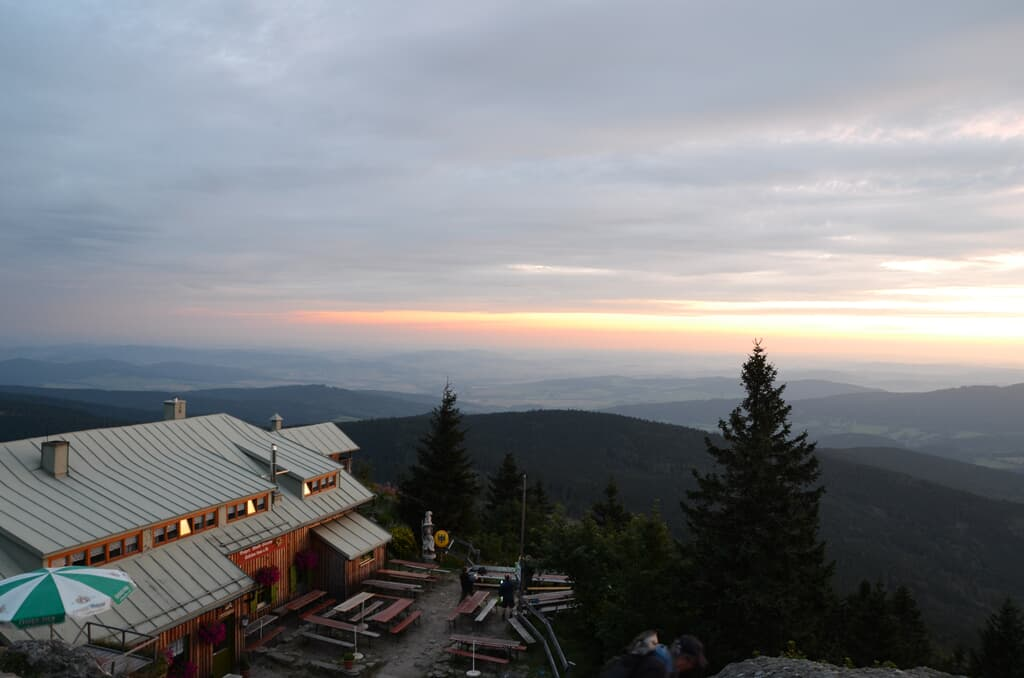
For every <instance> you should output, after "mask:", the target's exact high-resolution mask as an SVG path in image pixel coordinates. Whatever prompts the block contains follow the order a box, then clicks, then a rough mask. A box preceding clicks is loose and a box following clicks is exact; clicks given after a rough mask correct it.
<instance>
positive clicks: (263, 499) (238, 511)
mask: <svg viewBox="0 0 1024 678" xmlns="http://www.w3.org/2000/svg"><path fill="white" fill-rule="evenodd" d="M269 501H270V495H269V494H260V495H257V496H255V497H250V498H249V499H245V500H243V501H239V502H236V503H234V504H228V506H227V519H228V522H229V523H230V522H233V521H235V520H240V519H241V518H245V517H246V516H251V515H253V514H254V513H262V512H263V511H266V510H267V508H268V506H269V504H268V502H269Z"/></svg>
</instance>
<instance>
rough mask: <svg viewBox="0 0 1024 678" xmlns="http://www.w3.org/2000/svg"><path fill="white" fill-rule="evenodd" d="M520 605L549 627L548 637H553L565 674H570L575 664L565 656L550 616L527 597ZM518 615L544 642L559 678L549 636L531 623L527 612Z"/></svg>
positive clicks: (549, 660) (550, 661) (553, 668)
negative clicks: (549, 619) (549, 644)
mask: <svg viewBox="0 0 1024 678" xmlns="http://www.w3.org/2000/svg"><path fill="white" fill-rule="evenodd" d="M520 607H521V608H525V609H526V611H527V612H529V613H530V614H532V615H533V616H534V617H536V618H537V619H539V620H540V621H541V622H542V623H543V624H544V627H545V628H546V629H547V635H548V638H550V639H551V644H552V645H554V646H555V651H556V652H557V653H558V659H559V662H560V663H561V664H562V671H564V672H565V674H566V675H568V674H569V673H570V672H571V670H572V667H573V666H575V664H574V663H573V662H571V661H569V660H568V659H566V658H565V653H564V652H562V646H561V645H560V644H559V642H558V636H556V635H555V630H554V629H553V628H552V627H551V622H550V621H548V618H547V617H545V616H544V613H543V612H541V611H540V610H538V609H537V608H535V607H534V606H533V605H532V604H531V603H530V601H528V600H526V599H521V600H520ZM517 617H518V619H519V621H521V622H523V624H525V625H526V626H527V627H528V629H529V631H530V632H531V633H533V635H534V637H536V638H537V639H539V640H540V641H541V642H542V643H543V644H544V652H545V654H547V656H548V663H550V664H551V670H552V671H553V672H554V674H555V678H559V673H558V667H557V666H556V664H555V658H554V656H552V654H551V649H550V647H549V646H548V638H545V637H544V636H543V635H541V634H540V633H539V632H538V631H537V628H536V627H535V626H534V625H533V624H531V623H530V620H529V619H527V618H526V615H525V614H523V613H522V612H520V613H519V614H518V615H517Z"/></svg>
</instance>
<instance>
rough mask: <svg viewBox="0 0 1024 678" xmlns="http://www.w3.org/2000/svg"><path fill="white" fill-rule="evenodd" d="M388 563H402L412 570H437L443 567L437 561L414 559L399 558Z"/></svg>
mask: <svg viewBox="0 0 1024 678" xmlns="http://www.w3.org/2000/svg"><path fill="white" fill-rule="evenodd" d="M388 565H400V566H402V567H408V568H409V569H411V570H436V569H438V568H439V567H441V566H440V565H438V564H437V563H417V562H415V561H412V560H399V559H397V558H392V559H391V560H389V561H388Z"/></svg>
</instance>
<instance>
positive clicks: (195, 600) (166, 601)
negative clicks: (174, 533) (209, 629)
mask: <svg viewBox="0 0 1024 678" xmlns="http://www.w3.org/2000/svg"><path fill="white" fill-rule="evenodd" d="M111 567H116V568H117V569H121V570H124V571H125V572H127V573H128V575H129V576H130V577H131V578H132V581H134V582H135V591H134V592H132V594H131V595H130V596H128V597H127V598H126V599H125V600H124V601H123V602H122V603H121V604H120V605H115V606H114V607H113V608H111V609H110V610H109V611H107V612H104V613H102V614H99V615H96V616H94V617H89V618H88V619H85V620H75V619H70V618H69V619H68V621H66V622H64V623H63V624H57V625H55V626H54V631H55V634H56V635H59V636H60V637H61V639H63V640H65V641H67V642H69V643H73V642H74V641H75V640H76V637H77V636H78V635H79V632H80V631H81V629H82V628H84V626H85V624H86V622H89V621H92V622H97V623H100V624H106V625H109V626H114V627H118V628H129V629H133V630H134V631H136V632H138V633H148V634H152V635H155V634H157V633H160V632H161V631H164V630H166V629H169V628H173V627H174V626H176V625H178V624H180V623H182V622H183V621H185V620H187V619H191V618H192V617H195V616H197V615H200V614H202V613H204V612H207V611H208V610H212V609H215V608H217V607H220V606H221V605H224V604H226V603H228V602H230V601H231V600H233V599H234V598H236V597H238V595H239V594H241V593H244V592H245V591H247V590H249V589H251V588H253V587H254V586H255V582H253V580H252V579H251V578H249V577H248V576H246V574H245V573H244V572H242V571H241V570H240V569H238V567H237V566H235V564H234V563H232V562H231V560H229V559H228V558H226V557H224V555H223V553H222V552H221V550H220V548H219V547H218V546H217V545H216V544H214V543H212V542H211V541H209V540H208V539H207V538H204V536H201V535H200V536H196V537H193V538H190V539H183V540H181V541H179V542H176V543H174V544H171V545H169V546H164V547H160V548H156V549H150V550H148V551H146V552H144V553H142V554H139V555H138V556H135V557H132V558H128V559H126V560H121V561H117V562H116V563H113V564H111ZM2 633H3V635H4V636H5V637H7V638H8V640H11V641H15V640H21V639H25V638H35V639H38V640H43V639H46V638H49V635H50V629H49V627H48V626H42V627H36V628H33V629H25V630H18V629H15V628H14V627H4V628H3V629H2ZM79 640H81V639H79Z"/></svg>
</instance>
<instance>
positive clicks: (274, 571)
mask: <svg viewBox="0 0 1024 678" xmlns="http://www.w3.org/2000/svg"><path fill="white" fill-rule="evenodd" d="M253 578H254V579H255V580H256V583H257V584H259V585H260V586H273V585H274V584H276V583H277V582H279V581H280V580H281V570H280V569H279V568H278V567H277V566H276V565H268V566H267V567H261V568H260V569H258V570H256V575H255V576H254V577H253Z"/></svg>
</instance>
